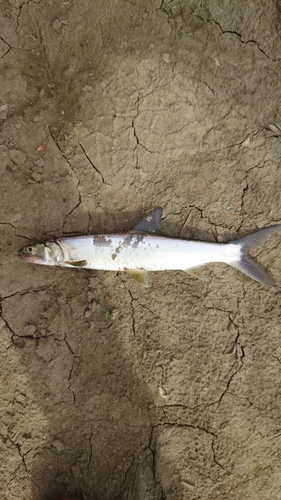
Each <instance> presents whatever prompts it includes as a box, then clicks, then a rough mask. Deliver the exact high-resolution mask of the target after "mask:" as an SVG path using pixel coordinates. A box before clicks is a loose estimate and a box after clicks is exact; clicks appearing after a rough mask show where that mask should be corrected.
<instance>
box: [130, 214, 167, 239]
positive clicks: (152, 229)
mask: <svg viewBox="0 0 281 500" xmlns="http://www.w3.org/2000/svg"><path fill="white" fill-rule="evenodd" d="M161 215H162V208H156V209H155V210H153V212H151V214H149V215H147V216H146V217H145V218H144V219H142V220H141V221H139V222H138V223H137V224H136V225H135V226H134V227H133V231H141V232H143V233H154V234H155V233H160V231H161V229H160V226H161Z"/></svg>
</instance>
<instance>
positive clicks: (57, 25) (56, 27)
mask: <svg viewBox="0 0 281 500" xmlns="http://www.w3.org/2000/svg"><path fill="white" fill-rule="evenodd" d="M61 27H62V22H61V21H60V20H59V19H56V20H55V21H54V22H53V28H54V30H59V29H60V28H61Z"/></svg>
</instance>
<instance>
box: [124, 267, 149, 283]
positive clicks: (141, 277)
mask: <svg viewBox="0 0 281 500" xmlns="http://www.w3.org/2000/svg"><path fill="white" fill-rule="evenodd" d="M128 274H129V275H130V276H131V277H132V278H134V280H136V281H138V283H141V284H142V285H143V286H144V287H145V288H148V273H147V271H144V270H143V269H129V270H128Z"/></svg>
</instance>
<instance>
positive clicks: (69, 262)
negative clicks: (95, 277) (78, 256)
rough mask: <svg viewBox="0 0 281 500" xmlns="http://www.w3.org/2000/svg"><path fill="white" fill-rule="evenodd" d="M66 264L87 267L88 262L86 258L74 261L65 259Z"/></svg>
mask: <svg viewBox="0 0 281 500" xmlns="http://www.w3.org/2000/svg"><path fill="white" fill-rule="evenodd" d="M65 264H68V265H69V266H74V267H85V266H86V265H87V264H88V262H87V261H86V260H74V261H68V260H66V261H65Z"/></svg>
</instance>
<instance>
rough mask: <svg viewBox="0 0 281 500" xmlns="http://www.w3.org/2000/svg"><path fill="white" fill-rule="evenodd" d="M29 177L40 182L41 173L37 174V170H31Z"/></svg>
mask: <svg viewBox="0 0 281 500" xmlns="http://www.w3.org/2000/svg"><path fill="white" fill-rule="evenodd" d="M31 178H32V179H33V180H34V181H35V182H40V181H41V178H42V175H41V174H39V173H38V172H33V174H31Z"/></svg>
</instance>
